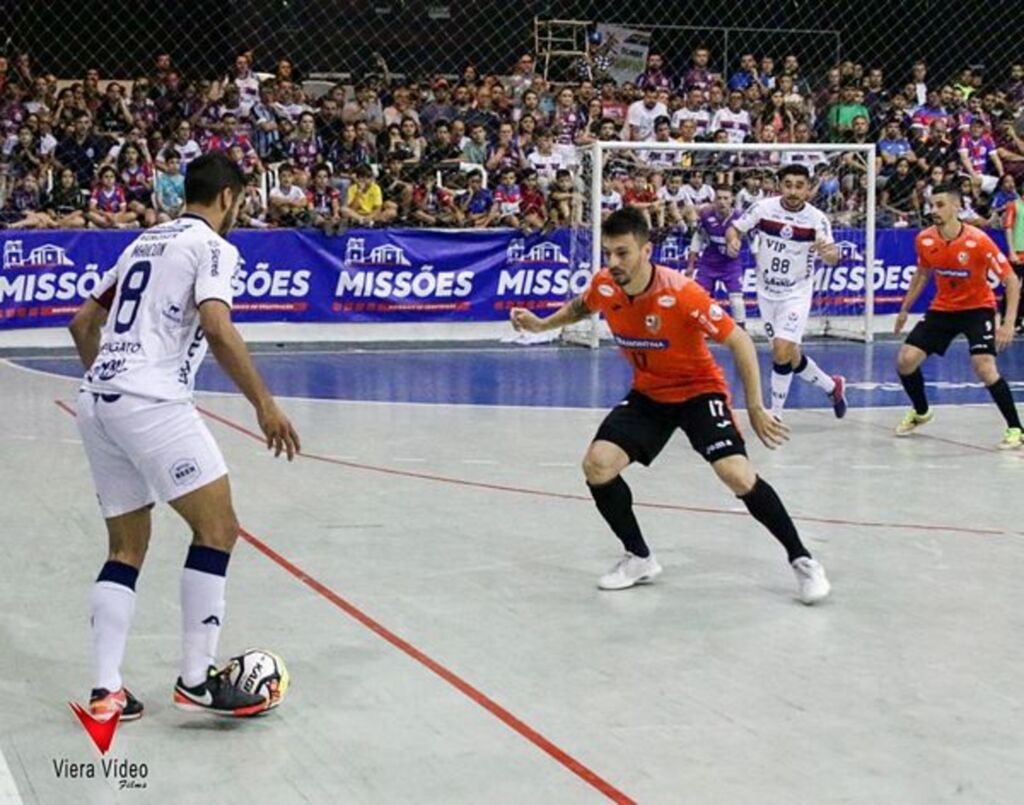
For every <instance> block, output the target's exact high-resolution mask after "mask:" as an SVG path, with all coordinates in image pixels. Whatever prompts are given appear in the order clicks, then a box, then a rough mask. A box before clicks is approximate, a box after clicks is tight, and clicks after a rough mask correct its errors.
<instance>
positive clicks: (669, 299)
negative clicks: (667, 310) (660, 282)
mask: <svg viewBox="0 0 1024 805" xmlns="http://www.w3.org/2000/svg"><path fill="white" fill-rule="evenodd" d="M658 304H659V305H660V306H661V307H675V306H676V298H675V297H674V296H672V295H671V294H666V295H665V296H659V297H658Z"/></svg>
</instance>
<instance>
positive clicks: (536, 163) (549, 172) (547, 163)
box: [526, 129, 566, 193]
mask: <svg viewBox="0 0 1024 805" xmlns="http://www.w3.org/2000/svg"><path fill="white" fill-rule="evenodd" d="M554 142H555V140H554V137H553V136H552V135H551V132H550V131H548V130H547V129H542V130H541V131H539V132H538V133H537V147H536V149H534V151H533V153H531V154H530V155H529V156H528V157H527V158H526V160H527V162H528V163H529V165H530V167H531V168H533V169H534V170H535V171H536V172H537V179H538V184H539V185H540V188H541V190H543V191H544V192H545V193H546V192H548V190H549V188H550V187H551V185H552V184H554V181H555V177H556V175H557V174H558V171H559V170H561V169H562V168H565V167H566V162H565V158H564V156H563V154H562V153H561V152H560V151H556V150H555V148H554Z"/></svg>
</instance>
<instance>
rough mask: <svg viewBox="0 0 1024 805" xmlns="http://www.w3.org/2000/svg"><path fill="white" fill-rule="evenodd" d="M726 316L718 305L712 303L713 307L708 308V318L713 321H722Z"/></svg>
mask: <svg viewBox="0 0 1024 805" xmlns="http://www.w3.org/2000/svg"><path fill="white" fill-rule="evenodd" d="M724 315H725V313H724V312H723V311H722V308H721V307H719V305H718V304H717V303H715V302H712V303H711V307H709V308H708V316H710V317H711V321H721V320H722V316H724Z"/></svg>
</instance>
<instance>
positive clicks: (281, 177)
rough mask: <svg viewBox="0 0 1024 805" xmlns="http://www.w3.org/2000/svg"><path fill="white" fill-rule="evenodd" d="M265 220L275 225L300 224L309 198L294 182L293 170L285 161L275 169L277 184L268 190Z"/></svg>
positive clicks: (307, 206)
mask: <svg viewBox="0 0 1024 805" xmlns="http://www.w3.org/2000/svg"><path fill="white" fill-rule="evenodd" d="M268 201H269V204H268V210H267V221H268V222H269V223H271V224H273V225H275V226H301V225H302V224H303V221H304V216H305V214H306V212H307V211H308V210H309V199H307V198H306V194H305V192H304V191H303V189H302V188H301V187H300V186H299V185H298V184H296V183H295V170H294V169H293V168H292V166H291V165H290V164H289V163H287V162H285V163H283V164H282V165H281V166H280V167H279V168H278V169H277V186H276V187H274V188H273V189H272V190H271V191H270V198H269V200H268Z"/></svg>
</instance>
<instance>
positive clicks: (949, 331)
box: [905, 307, 996, 355]
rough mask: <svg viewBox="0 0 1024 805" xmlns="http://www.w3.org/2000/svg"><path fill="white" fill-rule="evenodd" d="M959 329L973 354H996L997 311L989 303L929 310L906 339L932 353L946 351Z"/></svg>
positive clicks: (910, 343) (936, 353)
mask: <svg viewBox="0 0 1024 805" xmlns="http://www.w3.org/2000/svg"><path fill="white" fill-rule="evenodd" d="M960 333H963V334H964V335H965V336H966V337H967V347H968V349H969V350H970V352H971V354H972V355H995V354H996V312H995V310H993V309H992V308H990V307H981V308H974V309H972V310H956V311H944V310H929V311H928V312H927V313H925V314H924V318H923V319H921V321H919V322H918V323H917V324H916V325H914V329H913V330H911V331H910V333H909V335H907V340H906V342H905V343H907V344H909V345H910V346H912V347H917V348H918V349H920V350H923V351H924V352H926V353H927V354H929V355H945V354H946V350H947V349H948V348H949V344H950V342H951V341H952V340H953V339H954V338H956V337H957V336H958V335H960Z"/></svg>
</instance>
